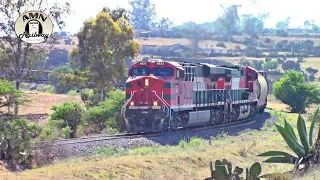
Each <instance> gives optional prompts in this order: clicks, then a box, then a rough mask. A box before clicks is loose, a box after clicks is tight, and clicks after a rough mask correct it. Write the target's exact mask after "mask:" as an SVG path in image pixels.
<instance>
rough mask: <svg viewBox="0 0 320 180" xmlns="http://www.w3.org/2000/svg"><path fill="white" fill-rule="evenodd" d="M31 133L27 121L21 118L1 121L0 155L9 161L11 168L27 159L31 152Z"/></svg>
mask: <svg viewBox="0 0 320 180" xmlns="http://www.w3.org/2000/svg"><path fill="white" fill-rule="evenodd" d="M30 137H31V133H30V132H29V131H28V125H27V123H26V121H24V120H21V119H14V120H4V121H1V122H0V155H1V158H2V159H4V160H6V161H7V162H8V166H9V168H10V169H15V165H17V164H19V163H20V162H23V161H25V160H26V158H27V155H29V153H31V145H30Z"/></svg>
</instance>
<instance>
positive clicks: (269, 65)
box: [263, 60, 279, 70]
mask: <svg viewBox="0 0 320 180" xmlns="http://www.w3.org/2000/svg"><path fill="white" fill-rule="evenodd" d="M278 65H279V64H278V61H277V60H270V61H266V62H265V63H264V64H263V68H264V69H265V70H274V69H277V67H278Z"/></svg>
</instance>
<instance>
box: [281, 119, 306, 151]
mask: <svg viewBox="0 0 320 180" xmlns="http://www.w3.org/2000/svg"><path fill="white" fill-rule="evenodd" d="M275 126H276V127H277V129H278V131H279V133H280V134H281V136H282V138H283V139H284V140H285V141H286V143H287V145H288V146H289V147H290V148H291V150H292V151H293V152H295V153H296V154H297V155H298V156H299V157H302V156H304V154H305V151H304V148H303V146H302V145H301V144H300V143H299V142H298V141H297V140H295V138H294V137H293V136H292V134H290V133H289V132H288V131H287V130H286V129H284V128H283V127H281V126H279V125H277V124H275Z"/></svg>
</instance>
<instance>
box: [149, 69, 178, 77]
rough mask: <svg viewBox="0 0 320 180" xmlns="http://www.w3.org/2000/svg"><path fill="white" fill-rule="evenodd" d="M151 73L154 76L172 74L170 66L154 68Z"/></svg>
mask: <svg viewBox="0 0 320 180" xmlns="http://www.w3.org/2000/svg"><path fill="white" fill-rule="evenodd" d="M152 74H153V75H155V76H173V69H172V68H154V69H152Z"/></svg>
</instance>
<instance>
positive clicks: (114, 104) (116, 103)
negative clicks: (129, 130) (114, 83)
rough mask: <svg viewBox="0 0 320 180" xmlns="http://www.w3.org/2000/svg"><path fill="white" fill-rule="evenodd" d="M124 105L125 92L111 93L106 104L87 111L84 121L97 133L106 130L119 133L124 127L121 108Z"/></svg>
mask: <svg viewBox="0 0 320 180" xmlns="http://www.w3.org/2000/svg"><path fill="white" fill-rule="evenodd" d="M124 103H125V94H124V92H123V91H120V90H115V91H111V92H109V93H108V96H107V99H106V100H105V101H104V102H102V103H100V104H98V106H95V107H91V108H89V109H88V110H87V112H86V114H85V116H84V119H85V120H86V121H87V122H88V124H89V125H90V126H91V128H93V129H94V131H96V132H101V131H102V130H103V129H105V128H107V130H108V129H109V130H111V131H113V130H112V129H115V130H118V131H119V130H120V129H122V128H123V126H124V124H123V121H122V117H121V107H122V106H123V105H124ZM110 128H111V129H110Z"/></svg>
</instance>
